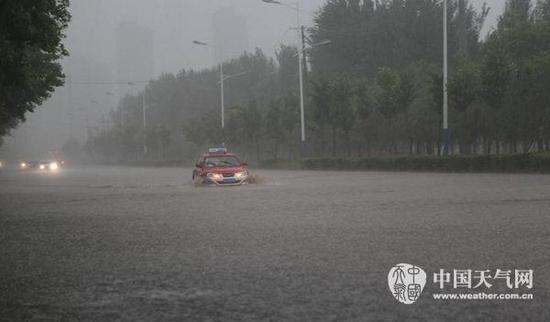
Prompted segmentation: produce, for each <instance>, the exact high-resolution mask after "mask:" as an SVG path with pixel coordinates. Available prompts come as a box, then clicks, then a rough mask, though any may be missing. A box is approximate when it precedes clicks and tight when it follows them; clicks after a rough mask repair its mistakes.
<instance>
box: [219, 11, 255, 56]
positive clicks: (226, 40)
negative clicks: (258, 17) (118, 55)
mask: <svg viewBox="0 0 550 322" xmlns="http://www.w3.org/2000/svg"><path fill="white" fill-rule="evenodd" d="M212 19H213V20H212V37H213V44H214V47H213V53H214V57H213V59H214V62H215V63H218V62H220V61H224V60H228V59H232V58H236V57H239V56H240V55H241V54H242V53H243V52H245V51H246V50H248V26H247V23H246V18H245V17H242V16H239V15H238V14H237V13H235V10H234V8H232V7H225V8H221V9H219V10H217V11H216V12H215V13H214V16H213V18H212Z"/></svg>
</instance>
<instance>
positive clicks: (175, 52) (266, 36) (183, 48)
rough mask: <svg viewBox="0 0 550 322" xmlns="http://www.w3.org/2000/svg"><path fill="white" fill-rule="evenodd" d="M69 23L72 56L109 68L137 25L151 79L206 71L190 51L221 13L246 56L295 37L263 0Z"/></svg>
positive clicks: (154, 4) (107, 11)
mask: <svg viewBox="0 0 550 322" xmlns="http://www.w3.org/2000/svg"><path fill="white" fill-rule="evenodd" d="M323 2H324V1H323V0H302V1H301V4H302V7H303V14H302V15H303V21H304V23H305V24H306V25H311V24H312V17H313V15H314V14H315V12H316V11H317V10H318V8H319V7H320V6H321V4H322V3H323ZM483 2H487V3H488V4H489V6H490V7H491V8H492V12H491V16H490V17H489V21H488V24H487V28H491V26H493V25H494V22H495V21H496V17H497V16H498V15H499V14H500V13H501V11H502V8H503V6H504V0H487V1H482V0H474V1H473V3H474V5H476V6H477V7H479V6H480V5H481V4H482V3H483ZM71 6H72V9H71V11H72V14H73V20H72V23H71V26H70V28H69V32H68V38H67V43H68V47H69V49H70V50H71V52H72V53H73V54H75V55H81V56H87V57H89V58H91V59H93V60H97V61H101V62H105V63H112V62H113V59H114V55H115V54H114V51H115V35H114V30H115V28H116V26H117V25H118V24H119V23H121V22H124V21H132V20H135V21H138V22H139V23H140V24H142V25H143V26H145V27H148V28H150V29H151V30H152V31H153V38H154V58H155V59H154V65H155V73H156V74H157V75H158V74H160V73H162V72H175V71H177V70H179V69H181V68H182V67H186V68H187V67H205V66H208V65H210V64H212V61H211V57H210V56H208V55H204V54H203V52H202V51H201V49H200V48H197V47H196V46H193V45H192V41H193V40H194V39H204V40H207V41H208V40H210V39H211V26H212V16H213V14H214V12H215V11H216V10H218V9H220V8H223V7H234V9H235V12H236V13H237V14H238V15H240V16H242V17H244V18H245V19H246V23H247V25H248V43H249V46H248V47H249V48H248V49H249V50H252V49H254V48H255V47H260V48H262V49H264V51H265V52H266V53H268V54H272V53H273V51H274V48H275V47H277V44H279V43H282V42H284V43H292V42H294V41H295V35H294V33H293V32H291V31H290V30H289V28H288V27H289V26H290V25H295V19H296V18H295V15H294V13H293V12H292V11H291V10H289V9H287V8H284V7H281V6H277V5H270V4H266V3H263V2H262V1H261V0H155V1H150V0H73V1H72V5H71Z"/></svg>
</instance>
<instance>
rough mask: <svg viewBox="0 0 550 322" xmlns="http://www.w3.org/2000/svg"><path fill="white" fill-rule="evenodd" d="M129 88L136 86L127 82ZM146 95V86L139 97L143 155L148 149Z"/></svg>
mask: <svg viewBox="0 0 550 322" xmlns="http://www.w3.org/2000/svg"><path fill="white" fill-rule="evenodd" d="M127 84H128V85H129V86H136V83H134V82H128V83H127ZM146 93H147V85H146V86H145V87H144V88H143V95H142V97H141V114H142V117H143V153H145V154H147V153H148V152H149V148H148V147H147V100H146Z"/></svg>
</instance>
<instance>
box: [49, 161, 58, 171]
mask: <svg viewBox="0 0 550 322" xmlns="http://www.w3.org/2000/svg"><path fill="white" fill-rule="evenodd" d="M58 168H59V165H58V164H57V162H52V163H50V170H57V169H58Z"/></svg>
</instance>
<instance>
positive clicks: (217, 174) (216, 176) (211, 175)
mask: <svg viewBox="0 0 550 322" xmlns="http://www.w3.org/2000/svg"><path fill="white" fill-rule="evenodd" d="M207 176H208V178H210V179H214V180H219V179H223V176H222V175H221V174H219V173H209V174H208V175H207Z"/></svg>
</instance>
